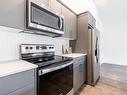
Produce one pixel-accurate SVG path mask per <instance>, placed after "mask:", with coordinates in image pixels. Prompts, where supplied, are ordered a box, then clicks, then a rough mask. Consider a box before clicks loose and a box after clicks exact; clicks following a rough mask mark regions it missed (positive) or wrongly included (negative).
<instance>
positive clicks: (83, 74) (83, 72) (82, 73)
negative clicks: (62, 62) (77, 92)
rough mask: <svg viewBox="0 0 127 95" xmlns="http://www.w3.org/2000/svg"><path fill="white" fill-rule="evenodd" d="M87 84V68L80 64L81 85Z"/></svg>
mask: <svg viewBox="0 0 127 95" xmlns="http://www.w3.org/2000/svg"><path fill="white" fill-rule="evenodd" d="M84 82H85V67H84V63H82V64H80V85H83V84H84Z"/></svg>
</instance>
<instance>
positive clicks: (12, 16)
mask: <svg viewBox="0 0 127 95" xmlns="http://www.w3.org/2000/svg"><path fill="white" fill-rule="evenodd" d="M25 2H26V0H9V1H8V0H0V26H7V27H11V28H17V29H22V30H23V29H24V26H25V13H26V12H25V8H26V6H25Z"/></svg>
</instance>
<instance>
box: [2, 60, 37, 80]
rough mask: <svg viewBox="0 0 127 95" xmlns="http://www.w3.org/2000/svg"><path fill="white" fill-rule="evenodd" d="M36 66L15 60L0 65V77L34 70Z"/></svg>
mask: <svg viewBox="0 0 127 95" xmlns="http://www.w3.org/2000/svg"><path fill="white" fill-rule="evenodd" d="M37 67H38V66H37V65H35V64H32V63H29V62H26V61H23V60H15V61H8V62H2V63H0V77H5V76H8V75H11V74H16V73H19V72H23V71H27V70H31V69H35V68H37Z"/></svg>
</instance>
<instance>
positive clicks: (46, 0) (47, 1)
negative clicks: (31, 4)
mask: <svg viewBox="0 0 127 95" xmlns="http://www.w3.org/2000/svg"><path fill="white" fill-rule="evenodd" d="M38 1H39V2H40V3H43V4H44V5H45V6H46V7H48V8H50V6H51V0H38Z"/></svg>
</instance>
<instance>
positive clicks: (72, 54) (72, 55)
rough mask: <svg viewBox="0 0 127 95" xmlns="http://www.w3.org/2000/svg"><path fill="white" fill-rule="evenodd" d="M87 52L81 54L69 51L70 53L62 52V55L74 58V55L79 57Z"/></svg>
mask: <svg viewBox="0 0 127 95" xmlns="http://www.w3.org/2000/svg"><path fill="white" fill-rule="evenodd" d="M85 55H87V54H82V53H70V54H63V55H62V56H64V57H71V58H76V57H81V56H85Z"/></svg>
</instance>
